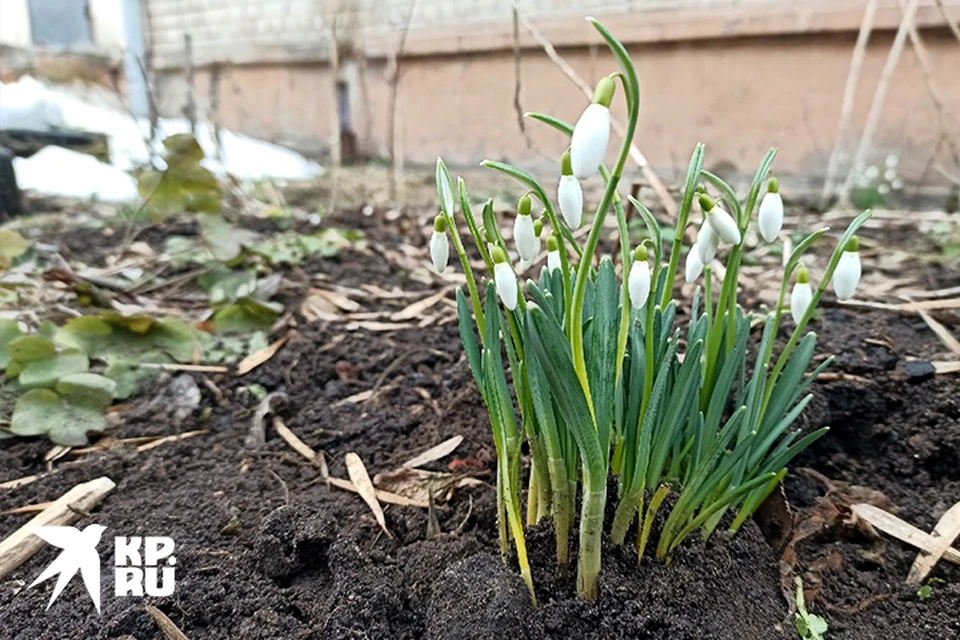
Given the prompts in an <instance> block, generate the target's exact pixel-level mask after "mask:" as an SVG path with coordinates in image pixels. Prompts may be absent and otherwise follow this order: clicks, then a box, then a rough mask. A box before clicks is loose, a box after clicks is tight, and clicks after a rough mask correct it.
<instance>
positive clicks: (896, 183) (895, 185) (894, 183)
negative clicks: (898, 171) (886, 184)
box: [890, 178, 903, 191]
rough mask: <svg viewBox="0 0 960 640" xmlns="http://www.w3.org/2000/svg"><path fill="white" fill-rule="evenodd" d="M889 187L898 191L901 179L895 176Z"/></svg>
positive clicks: (901, 184)
mask: <svg viewBox="0 0 960 640" xmlns="http://www.w3.org/2000/svg"><path fill="white" fill-rule="evenodd" d="M890 188H891V189H893V190H894V191H899V190H900V189H903V180H901V179H900V178H897V179H896V180H894V181H893V182H892V183H890Z"/></svg>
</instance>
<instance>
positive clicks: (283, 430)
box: [273, 416, 317, 463]
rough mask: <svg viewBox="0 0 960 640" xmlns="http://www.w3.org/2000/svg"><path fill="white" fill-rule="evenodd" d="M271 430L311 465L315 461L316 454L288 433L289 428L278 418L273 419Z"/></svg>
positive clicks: (292, 434) (291, 432)
mask: <svg viewBox="0 0 960 640" xmlns="http://www.w3.org/2000/svg"><path fill="white" fill-rule="evenodd" d="M273 430H274V431H276V432H277V435H278V436H280V437H281V438H283V441H284V442H286V443H287V444H288V445H290V448H291V449H293V450H294V451H296V452H297V453H299V454H300V455H302V456H303V457H304V458H306V459H307V460H309V461H310V462H311V463H312V462H315V461H316V459H317V452H316V451H314V450H313V449H311V448H310V447H308V446H307V444H306V443H305V442H304V441H303V440H301V439H300V438H298V437H297V435H296V434H295V433H294V432H293V431H290V428H289V427H288V426H287V425H285V424H284V423H283V420H282V419H281V418H280V416H274V418H273Z"/></svg>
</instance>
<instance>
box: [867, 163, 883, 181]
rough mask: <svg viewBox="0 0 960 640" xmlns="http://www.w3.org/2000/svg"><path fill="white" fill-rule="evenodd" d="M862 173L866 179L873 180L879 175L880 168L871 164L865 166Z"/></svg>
mask: <svg viewBox="0 0 960 640" xmlns="http://www.w3.org/2000/svg"><path fill="white" fill-rule="evenodd" d="M863 175H865V176H866V177H867V180H875V179H876V178H877V176H879V175H880V169H878V168H876V167H874V166H872V165H871V166H869V167H867V169H866V171H864V172H863Z"/></svg>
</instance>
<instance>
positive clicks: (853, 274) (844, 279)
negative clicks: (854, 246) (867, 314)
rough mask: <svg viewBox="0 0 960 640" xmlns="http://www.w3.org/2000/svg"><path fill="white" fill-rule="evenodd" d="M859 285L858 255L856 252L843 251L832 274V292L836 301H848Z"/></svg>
mask: <svg viewBox="0 0 960 640" xmlns="http://www.w3.org/2000/svg"><path fill="white" fill-rule="evenodd" d="M858 284H860V254H859V253H857V252H856V251H844V252H843V253H842V254H841V255H840V261H839V262H838V263H837V270H836V271H834V272H833V290H834V292H835V293H836V294H837V299H838V300H849V299H850V298H852V297H853V294H854V292H855V291H856V290H857V285H858Z"/></svg>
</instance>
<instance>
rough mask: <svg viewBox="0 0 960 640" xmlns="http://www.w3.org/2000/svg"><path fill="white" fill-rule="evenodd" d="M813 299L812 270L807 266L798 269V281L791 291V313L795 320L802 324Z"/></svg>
mask: <svg viewBox="0 0 960 640" xmlns="http://www.w3.org/2000/svg"><path fill="white" fill-rule="evenodd" d="M812 301H813V290H812V289H811V288H810V272H809V271H808V270H807V268H806V267H800V268H799V269H797V282H796V284H794V285H793V291H792V292H791V293H790V315H792V316H793V321H794V322H795V323H797V324H800V321H801V320H803V316H805V315H806V313H807V309H809V308H810V303H811V302H812Z"/></svg>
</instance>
